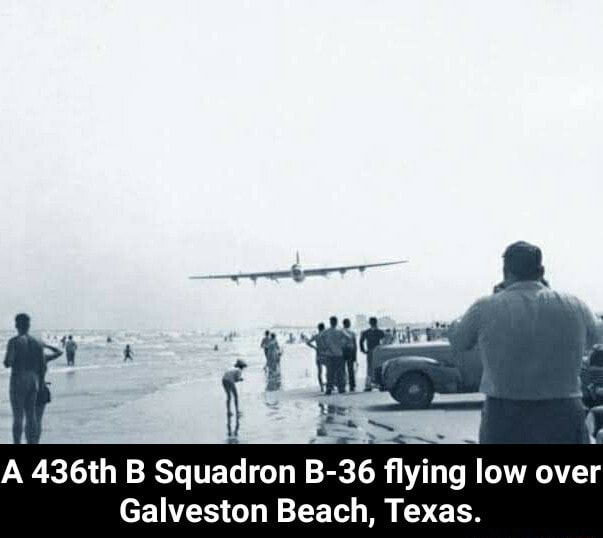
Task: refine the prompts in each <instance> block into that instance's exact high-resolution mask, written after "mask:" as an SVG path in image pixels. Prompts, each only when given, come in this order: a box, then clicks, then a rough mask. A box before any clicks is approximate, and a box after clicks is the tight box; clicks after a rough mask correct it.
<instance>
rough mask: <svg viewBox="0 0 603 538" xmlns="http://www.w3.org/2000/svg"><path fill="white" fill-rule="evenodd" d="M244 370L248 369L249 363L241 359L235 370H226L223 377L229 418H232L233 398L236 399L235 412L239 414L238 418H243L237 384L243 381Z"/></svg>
mask: <svg viewBox="0 0 603 538" xmlns="http://www.w3.org/2000/svg"><path fill="white" fill-rule="evenodd" d="M244 368H247V363H246V362H245V361H242V360H241V359H239V360H238V361H237V362H236V363H235V365H234V368H229V369H228V370H226V372H224V375H223V376H222V386H223V387H224V390H225V391H226V411H227V412H228V416H229V417H231V416H232V412H231V411H230V400H231V397H234V403H235V411H236V413H237V417H240V416H241V413H240V412H239V395H238V394H237V387H236V383H238V382H239V381H243V375H242V374H243V369H244Z"/></svg>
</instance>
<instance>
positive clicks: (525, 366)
mask: <svg viewBox="0 0 603 538" xmlns="http://www.w3.org/2000/svg"><path fill="white" fill-rule="evenodd" d="M503 259H504V267H503V273H504V282H503V283H501V284H500V285H498V286H497V287H496V288H495V290H496V292H495V293H494V294H493V295H491V296H488V297H483V298H481V299H479V300H478V301H476V302H475V303H474V304H473V305H472V306H471V307H470V308H469V310H468V311H467V313H466V314H465V315H464V316H463V318H462V319H461V320H460V321H459V322H457V323H455V324H454V325H453V327H451V329H450V331H449V339H450V343H451V345H452V347H453V349H455V350H457V351H466V350H469V349H472V348H473V347H474V346H476V345H477V346H479V348H480V352H481V358H482V363H483V367H484V372H483V376H482V383H481V391H482V392H483V393H484V394H485V395H486V402H485V404H484V408H483V411H482V421H481V426H480V443H484V444H502V443H529V444H535V443H583V442H587V434H586V429H585V424H584V419H585V413H584V408H583V406H582V402H581V396H582V393H581V387H580V379H579V376H580V369H581V365H582V359H583V356H584V354H585V353H586V352H587V351H588V350H590V349H591V348H592V346H593V345H594V344H596V343H597V341H598V339H599V329H598V326H597V320H596V318H595V316H594V315H593V313H592V312H591V311H590V309H589V308H588V307H587V306H586V305H585V304H584V303H583V302H582V301H580V300H579V299H577V298H576V297H573V296H571V295H568V294H564V293H559V292H557V291H554V290H552V289H550V288H549V287H548V284H547V283H546V281H545V280H544V267H543V265H542V252H541V251H540V249H539V248H538V247H536V246H534V245H530V244H529V243H525V242H518V243H514V244H512V245H510V246H509V247H508V248H507V249H506V251H505V253H504V255H503Z"/></svg>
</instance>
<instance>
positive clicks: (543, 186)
mask: <svg viewBox="0 0 603 538" xmlns="http://www.w3.org/2000/svg"><path fill="white" fill-rule="evenodd" d="M602 20H603V4H602V3H601V2H597V1H592V2H591V1H585V0H582V1H579V2H578V1H575V2H571V1H569V2H568V1H552V0H548V1H542V2H538V1H532V2H524V1H516V2H513V1H505V2H484V1H483V0H479V1H463V2H446V1H421V2H414V1H413V2H410V1H408V2H404V1H399V0H393V1H376V0H370V1H369V0H365V1H353V0H342V1H324V0H320V1H318V0H317V1H303V0H295V1H268V0H262V1H254V0H249V1H229V0H226V1H225V0H220V1H205V2H203V1H198V0H194V1H175V2H167V1H163V2H153V1H149V0H144V1H143V0H141V1H94V2H92V1H89V2H88V1H86V2H84V1H79V0H77V1H76V0H74V1H71V2H66V1H63V2H61V1H53V2H46V1H36V2H34V1H24V0H15V1H10V0H0V181H1V184H0V186H1V192H2V210H1V212H0V247H1V251H2V261H3V263H2V264H1V266H0V283H1V284H0V327H4V328H7V329H8V328H10V327H11V326H12V318H13V316H14V314H15V313H16V312H18V311H22V310H24V311H27V312H30V313H31V314H32V316H33V318H34V323H35V324H36V326H37V327H46V328H55V327H56V328H78V327H87V328H93V327H98V328H101V327H102V328H132V329H134V328H136V329H138V328H170V329H177V328H180V327H182V328H187V329H190V328H193V329H194V328H199V329H202V328H206V327H231V326H232V327H235V326H236V327H244V326H255V325H261V324H266V323H272V322H292V323H304V322H310V321H311V322H314V320H320V319H324V318H326V317H327V316H328V315H330V314H331V313H337V314H340V315H354V314H355V313H358V312H366V313H378V314H385V313H388V314H391V315H393V316H395V317H396V318H398V319H400V320H422V319H432V318H433V319H437V318H444V319H445V318H449V317H452V316H456V315H458V314H461V313H462V312H463V310H464V309H465V308H466V307H467V306H468V305H469V304H470V303H471V302H472V301H473V300H474V299H475V298H476V297H477V296H479V295H482V294H485V293H488V292H490V290H491V288H492V286H493V284H495V283H496V281H497V280H498V279H499V277H500V265H501V260H500V256H501V253H502V251H503V250H504V247H505V246H506V245H507V244H508V243H510V242H511V241H514V240H517V239H526V240H529V241H533V242H535V243H537V244H539V245H541V246H542V248H543V250H544V254H545V264H546V267H547V271H548V276H549V278H550V281H551V283H552V284H553V285H554V286H555V287H557V288H560V289H564V290H566V291H570V292H573V293H576V294H577V295H579V296H581V297H582V298H583V299H585V300H586V301H587V303H589V304H590V305H591V306H592V307H593V308H594V309H597V310H603V287H602V286H601V283H600V282H601V270H602V263H601V262H602V256H601V250H602V248H603V225H602V224H601V217H600V215H601V213H602V211H603V207H602V204H603V199H602V198H603V197H602V194H603V183H602V172H603V148H602V145H603V54H602V51H603V32H601V21H602ZM296 250H299V251H300V253H301V256H302V263H304V264H305V265H307V266H315V265H320V264H342V263H364V262H369V261H381V260H387V259H398V258H408V259H409V260H410V261H411V263H410V264H408V265H405V266H400V267H394V268H385V269H382V270H374V271H372V272H370V271H367V273H366V275H365V276H364V278H362V277H360V276H358V275H357V274H354V275H352V274H350V275H348V276H346V279H345V280H341V278H340V277H339V276H338V275H336V276H334V277H332V278H331V279H329V280H325V279H308V280H306V282H305V283H304V284H302V285H299V284H295V283H293V282H291V281H283V282H281V283H280V284H275V283H272V282H267V281H260V282H258V285H257V287H254V286H253V284H251V283H242V284H241V285H240V286H236V285H234V284H233V283H232V282H200V281H189V280H187V276H188V275H190V274H195V273H197V274H199V273H206V272H209V273H211V272H230V271H239V270H242V271H247V270H252V271H253V270H271V269H284V268H287V267H289V266H290V265H291V263H292V262H293V261H294V256H295V252H296Z"/></svg>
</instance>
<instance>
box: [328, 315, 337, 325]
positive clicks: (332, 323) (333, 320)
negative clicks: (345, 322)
mask: <svg viewBox="0 0 603 538" xmlns="http://www.w3.org/2000/svg"><path fill="white" fill-rule="evenodd" d="M329 323H330V324H331V327H337V316H331V317H330V318H329Z"/></svg>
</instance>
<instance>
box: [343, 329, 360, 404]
mask: <svg viewBox="0 0 603 538" xmlns="http://www.w3.org/2000/svg"><path fill="white" fill-rule="evenodd" d="M351 325H352V324H351V322H350V320H349V319H347V318H346V319H344V320H343V332H344V333H345V334H346V336H347V337H348V345H346V347H344V348H343V362H344V365H345V368H346V369H347V374H348V383H349V385H350V392H354V391H355V390H356V365H357V364H358V359H357V356H358V346H357V344H356V334H355V333H354V331H352V329H351V328H350V327H351Z"/></svg>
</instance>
